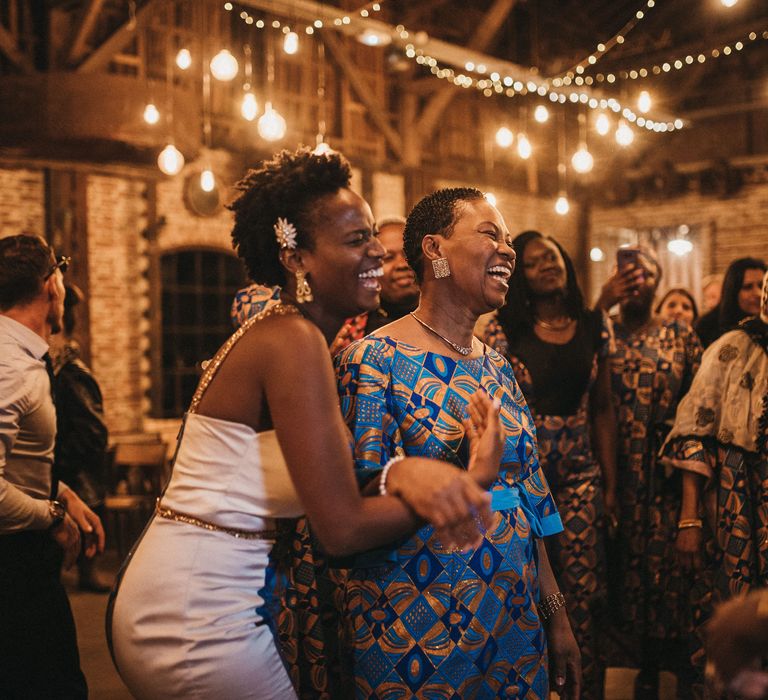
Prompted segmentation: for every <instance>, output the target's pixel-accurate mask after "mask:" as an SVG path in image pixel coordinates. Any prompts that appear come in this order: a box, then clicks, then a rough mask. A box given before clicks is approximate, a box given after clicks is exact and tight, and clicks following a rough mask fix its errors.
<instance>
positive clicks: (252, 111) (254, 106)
mask: <svg viewBox="0 0 768 700" xmlns="http://www.w3.org/2000/svg"><path fill="white" fill-rule="evenodd" d="M258 113H259V103H258V102H257V101H256V95H254V94H253V93H252V92H246V93H245V94H244V95H243V101H242V103H241V104H240V114H242V115H243V119H247V120H248V121H249V122H252V121H253V120H254V119H256V115H257V114H258Z"/></svg>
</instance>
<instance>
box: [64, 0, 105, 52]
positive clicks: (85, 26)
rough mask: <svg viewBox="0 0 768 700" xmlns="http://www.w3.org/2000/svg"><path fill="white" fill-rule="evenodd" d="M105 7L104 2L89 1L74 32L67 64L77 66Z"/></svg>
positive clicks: (100, 0)
mask: <svg viewBox="0 0 768 700" xmlns="http://www.w3.org/2000/svg"><path fill="white" fill-rule="evenodd" d="M103 5H104V0H88V6H87V7H86V8H85V10H83V12H82V13H81V16H80V22H79V23H78V26H77V29H76V30H75V32H74V38H73V39H72V43H71V45H70V49H69V52H68V54H67V63H68V64H69V65H75V64H76V63H77V62H78V61H79V60H80V59H81V58H82V57H83V55H84V54H85V52H86V42H87V41H88V37H89V36H90V35H91V32H92V31H93V27H94V25H95V24H96V18H97V17H98V14H99V11H100V10H101V8H102V6H103Z"/></svg>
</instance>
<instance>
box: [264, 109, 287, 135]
mask: <svg viewBox="0 0 768 700" xmlns="http://www.w3.org/2000/svg"><path fill="white" fill-rule="evenodd" d="M257 128H258V130H259V134H260V135H261V138H263V139H266V140H267V141H279V140H280V139H281V138H283V136H285V131H286V128H287V127H286V124H285V119H283V117H282V116H280V114H278V112H277V111H275V110H274V109H273V108H272V103H271V102H267V105H266V107H264V114H262V115H261V118H260V119H259V121H258V124H257Z"/></svg>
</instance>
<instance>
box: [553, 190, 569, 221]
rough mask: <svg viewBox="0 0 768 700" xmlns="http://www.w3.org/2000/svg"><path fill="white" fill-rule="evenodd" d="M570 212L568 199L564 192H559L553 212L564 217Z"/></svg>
mask: <svg viewBox="0 0 768 700" xmlns="http://www.w3.org/2000/svg"><path fill="white" fill-rule="evenodd" d="M570 210H571V205H570V204H569V203H568V197H566V196H565V192H561V193H560V195H559V196H558V198H557V201H556V202H555V211H556V212H557V213H558V214H560V216H565V215H566V214H567V213H568V212H569V211H570Z"/></svg>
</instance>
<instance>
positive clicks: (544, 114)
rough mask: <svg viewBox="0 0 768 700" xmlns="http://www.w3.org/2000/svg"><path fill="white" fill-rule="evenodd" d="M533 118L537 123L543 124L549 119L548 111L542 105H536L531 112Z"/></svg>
mask: <svg viewBox="0 0 768 700" xmlns="http://www.w3.org/2000/svg"><path fill="white" fill-rule="evenodd" d="M533 118H534V119H535V120H536V121H537V122H538V123H539V124H544V123H546V122H547V120H548V119H549V110H548V109H547V108H546V107H545V106H544V105H537V106H536V109H535V110H533Z"/></svg>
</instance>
